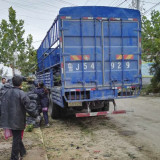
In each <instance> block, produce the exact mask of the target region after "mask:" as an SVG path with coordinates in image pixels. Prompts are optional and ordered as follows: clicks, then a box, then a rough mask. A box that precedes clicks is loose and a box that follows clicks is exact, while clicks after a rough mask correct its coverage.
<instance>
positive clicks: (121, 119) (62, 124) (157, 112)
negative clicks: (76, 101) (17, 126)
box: [0, 97, 160, 160]
mask: <svg viewBox="0 0 160 160" xmlns="http://www.w3.org/2000/svg"><path fill="white" fill-rule="evenodd" d="M116 103H117V106H118V109H126V110H134V112H129V113H127V114H123V115H114V116H109V117H89V118H75V117H74V116H73V117H68V118H65V119H59V120H52V119H50V124H51V126H50V127H49V128H45V127H44V126H42V127H41V128H38V129H34V130H33V132H31V133H25V137H24V144H25V146H26V148H27V151H28V154H27V156H26V157H25V158H24V160H47V159H48V160H82V159H84V160H94V159H98V160H160V136H159V135H160V98H159V97H139V98H136V99H123V100H116ZM110 110H113V107H112V105H111V108H110ZM1 132H2V131H1ZM1 134H2V133H0V160H9V157H10V152H11V139H10V140H9V141H5V140H4V139H3V138H2V135H1Z"/></svg>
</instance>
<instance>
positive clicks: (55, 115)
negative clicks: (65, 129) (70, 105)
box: [51, 102, 61, 119]
mask: <svg viewBox="0 0 160 160" xmlns="http://www.w3.org/2000/svg"><path fill="white" fill-rule="evenodd" d="M60 116H61V108H60V107H59V106H58V105H57V104H56V103H54V102H53V104H52V111H51V117H52V118H53V119H57V118H60Z"/></svg>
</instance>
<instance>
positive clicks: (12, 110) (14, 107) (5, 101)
mask: <svg viewBox="0 0 160 160" xmlns="http://www.w3.org/2000/svg"><path fill="white" fill-rule="evenodd" d="M12 83H13V87H11V88H8V89H5V90H4V91H3V94H2V96H1V106H0V108H1V110H0V111H1V116H0V128H4V129H11V130H12V134H13V143H12V153H11V160H18V159H19V154H20V156H21V157H23V156H24V155H25V154H26V150H25V147H24V145H23V142H22V138H21V133H22V131H23V130H24V129H25V125H26V112H28V113H29V114H30V115H31V116H33V117H37V116H38V111H37V110H35V107H36V106H35V107H34V106H33V104H31V103H30V99H29V98H28V96H27V95H26V94H25V92H23V91H22V90H21V85H22V78H21V77H20V76H14V77H13V78H12Z"/></svg>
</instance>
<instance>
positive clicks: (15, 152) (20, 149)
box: [11, 130, 26, 160]
mask: <svg viewBox="0 0 160 160" xmlns="http://www.w3.org/2000/svg"><path fill="white" fill-rule="evenodd" d="M21 133H22V130H12V134H13V142H12V153H11V160H18V159H19V155H20V156H21V157H23V156H24V155H25V154H26V149H25V147H24V145H23V142H22V138H21Z"/></svg>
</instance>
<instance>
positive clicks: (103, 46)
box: [37, 6, 142, 118]
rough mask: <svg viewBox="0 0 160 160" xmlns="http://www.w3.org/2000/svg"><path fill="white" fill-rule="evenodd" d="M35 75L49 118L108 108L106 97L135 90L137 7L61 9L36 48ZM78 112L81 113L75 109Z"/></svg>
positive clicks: (137, 72)
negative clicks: (46, 94) (47, 96)
mask: <svg viewBox="0 0 160 160" xmlns="http://www.w3.org/2000/svg"><path fill="white" fill-rule="evenodd" d="M37 61H38V71H37V78H38V80H39V81H43V82H44V83H45V85H46V87H48V88H50V91H51V97H52V98H51V100H52V102H53V103H52V113H51V115H52V117H53V118H58V117H60V116H63V115H65V114H66V112H68V111H69V110H74V111H75V112H76V116H77V117H83V116H84V117H85V116H97V115H104V114H107V113H109V102H110V101H112V102H113V104H114V106H115V107H114V113H115V114H116V113H121V111H120V112H116V105H115V101H114V99H118V98H132V97H137V96H138V95H139V94H140V90H141V87H142V75H141V16H140V12H139V11H138V10H133V9H125V8H116V7H103V6H82V7H65V8H61V9H60V11H59V15H58V16H57V17H56V19H55V20H54V22H53V24H52V26H51V27H50V29H49V30H48V32H47V34H46V36H45V38H44V39H43V41H42V43H41V45H40V47H39V48H38V50H37ZM79 112H81V113H79Z"/></svg>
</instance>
